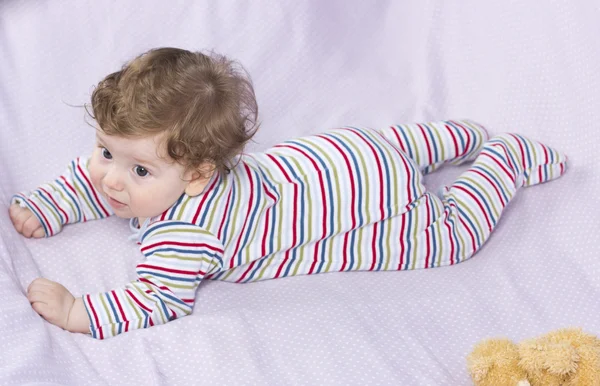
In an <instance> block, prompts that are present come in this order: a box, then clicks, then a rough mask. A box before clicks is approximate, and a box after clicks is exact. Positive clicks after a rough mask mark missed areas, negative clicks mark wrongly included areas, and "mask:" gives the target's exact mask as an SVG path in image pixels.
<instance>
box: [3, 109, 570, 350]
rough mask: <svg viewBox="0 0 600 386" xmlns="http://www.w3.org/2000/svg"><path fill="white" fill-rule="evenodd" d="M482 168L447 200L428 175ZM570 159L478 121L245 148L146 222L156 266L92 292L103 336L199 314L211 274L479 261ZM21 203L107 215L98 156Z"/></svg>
mask: <svg viewBox="0 0 600 386" xmlns="http://www.w3.org/2000/svg"><path fill="white" fill-rule="evenodd" d="M467 160H469V161H470V160H475V162H474V163H473V165H472V167H471V168H470V169H469V170H468V171H466V172H465V173H463V174H462V175H461V176H460V177H459V178H458V179H457V180H456V182H454V183H453V184H452V185H451V186H449V187H445V188H444V189H442V191H441V193H440V197H438V196H436V195H434V194H432V193H430V192H427V191H426V190H425V188H424V186H423V185H422V178H423V174H425V173H428V172H430V171H432V170H434V169H435V168H437V167H438V166H439V165H441V164H443V163H446V162H450V163H455V164H457V163H460V162H463V161H467ZM566 162H567V159H566V157H565V156H564V155H562V154H561V153H559V152H557V151H555V150H553V149H550V148H548V147H547V146H544V145H542V144H540V143H538V142H535V141H531V140H529V139H526V138H524V137H522V136H519V135H516V134H503V135H500V136H497V137H494V138H492V139H491V140H488V134H487V131H486V130H485V129H484V128H483V127H482V126H481V125H479V124H477V123H475V122H471V121H467V120H462V121H457V120H455V121H441V122H432V123H421V124H410V125H396V126H391V127H387V128H384V129H381V130H373V129H366V128H357V127H345V128H341V129H335V130H332V131H328V132H325V133H323V134H319V135H314V136H309V137H304V138H299V139H294V140H290V141H286V142H283V143H282V144H280V145H277V146H275V147H273V148H271V149H269V150H267V151H265V152H263V153H253V154H243V155H242V156H240V158H239V163H238V164H237V166H236V167H235V168H233V170H231V172H230V173H228V174H224V173H218V172H217V173H215V174H214V175H213V176H212V178H211V180H210V181H209V183H208V185H207V186H206V188H205V189H204V191H203V192H202V193H201V194H200V195H198V196H196V197H190V196H187V195H186V194H183V195H182V196H181V197H180V198H179V199H178V200H177V202H176V203H175V204H174V205H172V206H171V208H169V209H168V210H167V211H165V212H164V213H162V214H160V215H159V216H156V217H153V218H150V219H147V220H146V221H145V223H144V224H138V222H137V218H134V219H132V220H131V228H132V230H133V231H134V237H135V238H136V240H137V241H138V243H139V244H140V251H141V252H142V253H143V254H144V256H145V258H146V259H145V261H144V262H143V263H141V264H139V265H138V266H137V267H136V273H137V280H135V281H133V282H131V283H129V284H126V285H124V286H123V287H122V288H118V289H114V290H111V291H108V292H104V293H98V294H87V295H84V296H83V300H84V304H85V306H86V309H87V312H88V315H89V318H90V331H91V333H92V336H93V337H95V338H99V339H103V338H108V337H112V336H114V335H117V334H120V333H122V332H126V331H129V330H133V329H139V328H145V327H150V326H153V325H157V324H163V323H166V322H168V321H170V320H173V319H176V318H179V317H181V316H185V315H188V314H190V313H191V312H192V306H193V304H194V298H195V293H196V289H197V287H198V285H199V284H200V282H201V281H202V280H203V279H214V280H224V281H229V282H235V283H247V282H252V281H258V280H264V279H272V278H279V277H285V276H292V275H304V274H315V273H321V272H335V271H357V270H367V271H374V270H408V269H418V268H432V267H440V266H445V265H452V264H456V263H459V262H461V261H463V260H466V259H468V258H469V257H471V256H472V255H473V254H474V253H475V252H476V251H477V250H478V249H479V248H480V247H481V246H482V244H483V243H484V242H485V240H486V239H487V238H488V236H489V235H490V233H491V231H492V230H493V229H494V227H495V226H496V223H497V222H498V220H499V218H500V215H501V213H502V210H503V209H504V208H505V207H506V205H507V204H508V203H509V201H510V200H511V199H512V197H513V196H514V195H515V193H516V191H517V189H518V188H520V187H521V186H528V185H533V184H537V183H541V182H545V181H548V180H551V179H554V178H557V177H559V176H560V175H562V174H563V173H564V171H565V167H566ZM13 202H20V203H21V205H22V206H27V207H28V208H29V209H31V210H32V211H33V212H34V213H35V214H36V216H37V217H38V219H39V220H40V222H41V223H42V225H43V227H44V230H45V232H46V236H53V235H55V234H56V233H58V232H59V231H60V230H61V228H62V226H63V225H65V224H69V223H75V222H80V221H88V220H92V219H99V218H104V217H107V216H109V215H111V214H112V211H111V208H110V206H109V205H108V204H107V203H106V202H105V201H104V200H103V198H102V197H101V196H100V194H98V193H97V192H96V191H95V189H94V187H93V186H92V184H91V181H90V177H89V173H88V170H87V160H86V159H84V158H78V159H76V160H74V161H72V163H71V164H70V166H69V168H68V170H67V172H65V174H63V175H62V176H60V177H59V178H58V179H56V180H55V181H53V182H51V183H49V184H45V185H42V186H41V187H39V188H38V189H36V190H34V191H32V192H29V193H21V194H17V195H15V196H14V197H13Z"/></svg>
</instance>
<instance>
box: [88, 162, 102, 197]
mask: <svg viewBox="0 0 600 386" xmlns="http://www.w3.org/2000/svg"><path fill="white" fill-rule="evenodd" d="M88 167H89V171H90V179H91V180H92V185H93V186H94V188H95V189H96V190H102V189H101V183H100V182H101V181H102V176H101V172H100V170H99V168H98V165H96V163H95V162H94V161H93V159H91V160H90V163H89V166H88Z"/></svg>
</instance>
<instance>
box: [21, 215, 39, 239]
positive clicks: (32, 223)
mask: <svg viewBox="0 0 600 386" xmlns="http://www.w3.org/2000/svg"><path fill="white" fill-rule="evenodd" d="M29 213H30V214H31V215H30V217H29V218H28V219H27V220H25V223H24V224H23V229H22V231H21V233H22V234H23V236H25V237H27V238H29V237H31V236H34V234H35V235H39V234H40V232H39V231H40V230H41V231H42V232H44V229H42V224H40V221H39V220H38V219H37V217H36V216H34V215H33V213H31V212H29Z"/></svg>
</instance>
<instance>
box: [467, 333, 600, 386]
mask: <svg viewBox="0 0 600 386" xmlns="http://www.w3.org/2000/svg"><path fill="white" fill-rule="evenodd" d="M467 365H468V369H469V373H470V374H471V378H472V380H473V383H474V384H475V385H476V386H491V385H494V386H517V385H518V386H523V385H531V386H600V339H598V338H596V337H595V336H593V335H589V334H586V333H584V332H583V331H582V330H580V329H562V330H557V331H553V332H551V333H549V334H547V335H544V336H542V337H540V338H537V339H530V340H526V341H524V342H522V343H520V344H515V343H513V342H511V341H510V340H508V339H488V340H485V341H482V342H480V343H478V344H477V345H476V346H475V347H474V348H473V351H472V352H471V353H470V354H469V356H468V357H467Z"/></svg>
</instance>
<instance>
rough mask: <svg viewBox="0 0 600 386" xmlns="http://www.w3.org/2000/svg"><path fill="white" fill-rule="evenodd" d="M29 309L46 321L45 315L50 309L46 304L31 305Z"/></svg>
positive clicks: (36, 303)
mask: <svg viewBox="0 0 600 386" xmlns="http://www.w3.org/2000/svg"><path fill="white" fill-rule="evenodd" d="M31 308H33V310H34V311H35V312H37V313H38V314H40V315H41V316H42V317H43V318H44V319H46V315H48V312H50V307H48V305H47V304H46V303H42V302H35V303H31Z"/></svg>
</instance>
